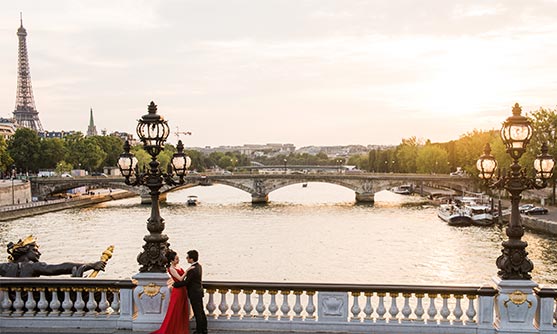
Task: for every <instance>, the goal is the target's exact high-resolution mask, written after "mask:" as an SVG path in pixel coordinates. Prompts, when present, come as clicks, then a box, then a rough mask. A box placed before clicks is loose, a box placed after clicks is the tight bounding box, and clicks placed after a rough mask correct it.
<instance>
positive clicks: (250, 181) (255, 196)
mask: <svg viewBox="0 0 557 334" xmlns="http://www.w3.org/2000/svg"><path fill="white" fill-rule="evenodd" d="M185 181H186V183H185V184H183V185H178V186H168V185H165V186H163V187H162V188H161V200H165V199H166V194H167V193H168V192H171V191H175V190H179V189H186V188H191V187H196V186H209V185H213V184H222V185H226V186H230V187H234V188H237V189H240V190H243V191H245V192H247V193H249V194H251V198H252V203H266V202H267V201H268V199H269V193H271V192H273V191H275V190H277V189H280V188H283V187H286V186H290V185H293V184H300V183H307V182H324V183H331V184H336V185H339V186H342V187H345V188H348V189H351V190H353V191H354V192H355V197H356V201H357V202H362V203H366V202H367V203H373V202H374V197H375V193H376V192H379V191H381V190H386V189H391V188H393V187H397V186H400V185H407V184H411V185H413V187H414V189H415V191H417V192H421V191H422V190H423V186H430V187H440V188H450V189H454V190H458V191H473V190H476V183H475V181H474V179H472V178H468V177H454V176H449V175H429V174H383V173H373V174H371V173H369V174H368V173H362V174H344V173H320V174H232V175H222V174H219V175H216V174H209V175H198V174H195V175H193V174H190V175H188V176H187V177H186V178H185ZM31 182H32V183H31V190H32V193H33V196H36V197H38V198H39V199H41V198H44V197H46V196H48V195H50V194H55V193H59V192H64V191H67V190H69V189H74V188H78V187H82V186H86V187H90V188H113V189H124V190H128V191H131V192H135V193H137V194H138V195H141V198H142V203H149V201H150V196H149V195H148V189H147V188H146V187H132V186H128V185H126V184H125V183H124V178H123V177H98V176H97V177H94V176H87V177H75V178H54V177H50V178H34V179H32V180H31Z"/></svg>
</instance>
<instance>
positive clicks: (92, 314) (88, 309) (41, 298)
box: [0, 278, 135, 330]
mask: <svg viewBox="0 0 557 334" xmlns="http://www.w3.org/2000/svg"><path fill="white" fill-rule="evenodd" d="M134 287H135V284H133V283H132V281H131V280H105V279H87V278H67V279H45V278H0V323H1V324H2V325H1V326H0V330H1V328H14V327H18V328H22V327H23V328H24V327H27V328H107V329H114V328H121V329H131V328H132V314H133V303H132V291H133V288H134Z"/></svg>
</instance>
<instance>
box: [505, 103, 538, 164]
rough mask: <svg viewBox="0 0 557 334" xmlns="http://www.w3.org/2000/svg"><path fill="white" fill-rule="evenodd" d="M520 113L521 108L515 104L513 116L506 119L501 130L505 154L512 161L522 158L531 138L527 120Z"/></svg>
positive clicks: (530, 126) (530, 129) (529, 125)
mask: <svg viewBox="0 0 557 334" xmlns="http://www.w3.org/2000/svg"><path fill="white" fill-rule="evenodd" d="M521 112H522V108H521V107H520V106H519V105H518V103H516V104H515V105H514V107H513V115H512V116H511V117H509V118H507V120H506V121H505V122H504V123H503V127H502V128H501V138H502V139H503V142H504V143H505V146H506V147H507V152H508V153H509V154H510V155H511V156H512V157H513V158H514V159H519V158H520V157H521V156H522V154H523V153H524V151H525V149H526V145H527V144H528V142H529V141H530V139H531V138H532V125H531V124H530V121H529V120H528V118H526V117H524V116H522V115H521Z"/></svg>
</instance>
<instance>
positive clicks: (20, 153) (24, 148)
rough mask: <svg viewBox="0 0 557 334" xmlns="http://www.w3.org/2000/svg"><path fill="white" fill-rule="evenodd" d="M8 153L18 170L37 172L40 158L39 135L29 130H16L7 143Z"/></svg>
mask: <svg viewBox="0 0 557 334" xmlns="http://www.w3.org/2000/svg"><path fill="white" fill-rule="evenodd" d="M8 153H9V154H10V156H11V157H12V159H13V161H14V164H15V165H16V168H17V169H18V170H22V171H30V172H37V171H38V170H39V165H40V164H39V162H40V157H41V146H40V139H39V135H37V133H36V132H35V131H33V130H31V129H27V128H19V129H17V130H16V132H15V134H14V135H13V136H12V138H11V139H10V141H9V142H8Z"/></svg>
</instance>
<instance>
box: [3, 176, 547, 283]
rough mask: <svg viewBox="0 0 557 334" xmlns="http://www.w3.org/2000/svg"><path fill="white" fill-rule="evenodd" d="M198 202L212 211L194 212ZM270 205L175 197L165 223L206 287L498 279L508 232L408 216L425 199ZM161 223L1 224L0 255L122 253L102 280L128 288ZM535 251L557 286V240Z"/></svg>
mask: <svg viewBox="0 0 557 334" xmlns="http://www.w3.org/2000/svg"><path fill="white" fill-rule="evenodd" d="M188 195H197V196H199V200H200V202H201V203H200V205H198V206H196V207H188V206H187V205H186V204H185V202H186V199H187V196H188ZM269 197H270V203H269V205H266V206H253V205H252V204H251V203H250V200H251V198H250V195H249V194H247V193H245V192H242V191H240V190H237V189H234V188H230V187H226V186H218V185H216V186H210V187H196V188H191V189H187V190H181V191H177V192H174V193H170V194H169V195H168V201H167V204H163V206H162V208H161V214H162V216H163V217H164V218H165V222H166V229H165V233H166V234H167V235H168V236H169V238H170V240H169V242H170V243H171V248H172V249H174V250H176V251H177V252H178V253H179V254H182V258H185V252H186V251H187V250H189V249H197V250H198V251H199V252H200V262H201V263H203V265H204V279H205V280H226V281H235V280H237V281H288V282H330V283H376V284H482V283H487V282H489V281H490V279H491V277H493V276H494V275H495V274H496V272H497V268H496V266H495V259H496V258H497V257H498V256H499V255H500V252H501V251H500V249H501V241H503V240H504V238H505V236H504V233H503V231H502V229H501V228H500V227H488V228H485V227H466V228H457V227H451V226H448V225H447V224H446V223H444V222H442V221H441V220H439V219H438V218H437V216H436V209H435V208H433V207H421V206H418V207H412V206H402V205H401V203H403V202H408V201H410V202H411V201H416V200H418V198H416V197H411V196H410V197H409V196H402V195H396V194H393V193H390V192H388V191H384V192H380V193H378V194H376V203H375V205H373V206H364V205H355V204H354V193H353V192H352V191H350V190H348V189H345V188H342V187H339V186H336V185H331V184H324V183H310V184H309V185H308V187H306V188H303V187H302V186H301V185H299V184H298V185H293V186H289V187H285V188H282V189H279V190H277V191H275V192H273V193H271V194H270V196H269ZM149 214H150V206H145V205H140V204H139V198H130V199H125V200H120V201H113V202H107V203H102V204H100V205H96V206H94V207H88V208H79V209H69V210H65V211H59V212H53V213H48V214H44V215H40V216H34V217H28V218H22V219H17V220H13V221H9V222H0V247H2V249H4V250H5V249H6V248H5V247H6V245H7V243H8V242H9V241H14V242H15V241H17V240H18V239H19V238H23V237H25V236H27V235H29V234H33V235H35V236H36V237H37V239H38V243H39V245H40V249H41V252H42V254H43V255H42V257H41V260H42V261H45V262H48V263H59V262H64V261H76V262H89V261H96V260H98V259H99V257H100V255H101V253H102V251H103V250H104V249H105V248H106V247H107V246H109V245H114V246H115V250H114V255H113V258H112V259H111V260H110V262H109V263H108V265H107V272H105V273H102V274H100V275H99V278H101V277H104V278H128V277H130V276H132V275H134V274H135V273H136V272H137V271H138V269H139V265H138V264H137V261H136V257H137V254H138V253H139V252H140V251H141V250H142V245H143V244H144V241H143V236H144V235H146V234H148V232H147V229H146V220H147V218H148V217H149ZM524 239H525V240H526V241H528V243H529V246H528V251H529V253H530V255H529V257H530V259H532V261H533V262H534V264H535V269H534V271H533V278H534V280H535V281H537V282H538V283H550V284H557V238H556V237H551V236H547V235H542V234H536V233H530V232H527V233H526V235H525V237H524ZM4 254H6V253H4ZM6 255H7V254H6Z"/></svg>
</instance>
